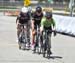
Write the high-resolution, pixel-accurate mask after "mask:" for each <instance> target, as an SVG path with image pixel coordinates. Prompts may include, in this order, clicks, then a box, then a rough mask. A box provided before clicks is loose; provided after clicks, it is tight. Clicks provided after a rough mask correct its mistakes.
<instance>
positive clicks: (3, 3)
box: [0, 0, 75, 9]
mask: <svg viewBox="0 0 75 63" xmlns="http://www.w3.org/2000/svg"><path fill="white" fill-rule="evenodd" d="M31 2H32V3H31V6H35V5H38V4H40V5H42V6H44V7H53V8H54V9H65V8H68V5H69V2H53V3H48V2H46V3H38V2H37V1H36V2H37V3H35V1H31ZM22 6H23V1H18V0H17V1H13V0H11V1H4V0H1V1H0V8H7V7H8V8H15V7H22ZM74 7H75V6H74Z"/></svg>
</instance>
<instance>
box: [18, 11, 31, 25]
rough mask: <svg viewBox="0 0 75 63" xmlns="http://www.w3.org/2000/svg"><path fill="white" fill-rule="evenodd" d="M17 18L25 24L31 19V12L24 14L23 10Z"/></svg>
mask: <svg viewBox="0 0 75 63" xmlns="http://www.w3.org/2000/svg"><path fill="white" fill-rule="evenodd" d="M17 19H18V20H19V23H21V24H24V23H27V22H28V21H29V20H30V15H29V13H26V14H23V13H22V12H21V13H20V14H19V16H18V17H17Z"/></svg>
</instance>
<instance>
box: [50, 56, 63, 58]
mask: <svg viewBox="0 0 75 63" xmlns="http://www.w3.org/2000/svg"><path fill="white" fill-rule="evenodd" d="M50 58H51V59H56V58H58V59H62V57H60V56H50Z"/></svg>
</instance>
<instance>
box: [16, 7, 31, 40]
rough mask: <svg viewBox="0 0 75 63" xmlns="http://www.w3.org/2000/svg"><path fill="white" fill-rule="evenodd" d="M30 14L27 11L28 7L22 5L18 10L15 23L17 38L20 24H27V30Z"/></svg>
mask: <svg viewBox="0 0 75 63" xmlns="http://www.w3.org/2000/svg"><path fill="white" fill-rule="evenodd" d="M29 22H30V15H29V13H28V8H26V7H23V8H22V9H21V11H20V14H19V15H18V16H17V19H16V25H17V37H18V40H19V34H20V32H21V25H22V24H24V25H26V26H27V31H28V30H29Z"/></svg>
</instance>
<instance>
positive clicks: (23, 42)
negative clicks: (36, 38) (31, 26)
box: [19, 24, 30, 50]
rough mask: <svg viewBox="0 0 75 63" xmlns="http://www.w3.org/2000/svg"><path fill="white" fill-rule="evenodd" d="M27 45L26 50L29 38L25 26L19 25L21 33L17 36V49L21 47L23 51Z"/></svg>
mask: <svg viewBox="0 0 75 63" xmlns="http://www.w3.org/2000/svg"><path fill="white" fill-rule="evenodd" d="M27 44H28V48H29V47H30V38H29V35H28V32H27V25H26V24H21V32H20V34H19V49H21V48H22V47H23V49H24V50H25V49H26V47H27Z"/></svg>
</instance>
